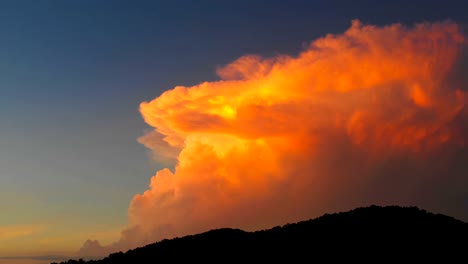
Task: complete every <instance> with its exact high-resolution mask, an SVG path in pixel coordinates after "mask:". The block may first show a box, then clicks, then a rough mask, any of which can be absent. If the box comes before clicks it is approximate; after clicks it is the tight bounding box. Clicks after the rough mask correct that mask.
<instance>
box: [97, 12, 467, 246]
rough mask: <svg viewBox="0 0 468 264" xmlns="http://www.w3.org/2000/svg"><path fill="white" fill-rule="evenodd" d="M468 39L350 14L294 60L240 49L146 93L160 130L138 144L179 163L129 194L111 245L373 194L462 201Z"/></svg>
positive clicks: (260, 221)
mask: <svg viewBox="0 0 468 264" xmlns="http://www.w3.org/2000/svg"><path fill="white" fill-rule="evenodd" d="M465 48H466V38H465V36H464V35H463V34H462V33H461V31H460V29H459V27H458V26H457V25H456V24H455V23H451V22H444V23H423V24H418V25H415V26H414V27H411V28H408V27H405V26H403V25H400V24H393V25H390V26H385V27H377V26H371V25H362V24H361V23H360V22H359V21H357V20H355V21H353V23H352V26H351V28H349V29H348V30H347V31H346V32H344V33H343V34H338V35H327V36H325V37H323V38H320V39H317V40H315V41H313V42H312V43H311V45H310V46H309V47H308V48H307V49H306V50H304V51H303V52H302V53H301V54H300V55H299V56H297V57H290V56H278V57H276V58H270V59H262V58H260V57H258V56H251V55H249V56H244V57H241V58H239V59H238V60H236V61H234V62H233V63H231V64H229V65H227V66H225V67H223V68H220V69H219V70H218V74H219V76H220V77H221V80H219V81H215V82H204V83H201V84H199V85H195V86H193V87H182V86H178V87H175V88H174V89H172V90H169V91H166V92H165V93H163V94H162V95H161V96H159V97H158V98H156V99H154V100H153V101H151V102H143V103H142V104H141V106H140V111H141V114H142V116H143V118H144V120H145V121H146V122H147V123H148V124H149V125H151V126H152V127H154V129H155V130H154V131H153V132H150V133H148V134H147V135H145V136H143V137H142V138H140V139H139V141H140V142H141V143H143V144H145V146H147V147H149V148H151V149H152V150H153V151H154V152H155V153H157V154H158V155H159V156H166V157H167V158H176V160H177V165H176V166H175V170H174V171H170V170H169V169H164V170H161V171H159V172H157V174H156V175H155V176H153V177H152V178H151V182H150V188H149V189H148V190H147V191H145V192H144V193H143V194H138V195H136V196H135V197H134V198H133V200H132V202H131V205H130V208H129V228H128V229H126V230H125V231H124V232H123V235H122V239H121V240H120V241H119V242H117V243H115V244H113V245H111V246H110V247H108V248H107V250H109V251H111V250H116V249H120V248H128V247H132V246H139V245H143V244H145V243H150V242H154V241H156V240H160V239H163V238H167V237H173V236H182V235H187V234H192V233H196V232H201V231H206V230H208V229H212V228H218V227H239V228H243V229H249V230H252V229H259V228H266V227H271V226H273V225H277V224H284V223H286V222H293V221H299V220H303V219H306V218H310V217H315V216H318V215H320V214H322V213H324V212H331V211H336V210H341V209H348V208H352V207H355V206H362V205H363V204H370V203H398V204H411V205H414V204H416V205H420V206H424V207H426V208H428V207H429V208H436V209H438V211H440V208H452V209H453V210H452V209H451V210H452V211H451V212H460V211H463V210H461V209H460V208H462V209H463V208H465V209H466V207H463V206H466V204H468V203H466V204H465V205H464V204H460V205H458V207H457V205H454V204H453V202H454V201H455V200H456V199H462V201H464V202H467V201H468V200H466V197H468V196H467V193H466V190H463V189H460V187H458V188H456V187H454V186H458V185H459V184H463V183H464V184H465V185H464V186H466V184H467V182H466V179H465V178H466V177H462V176H460V175H463V174H464V173H466V171H467V169H466V168H465V167H466V166H463V165H460V164H462V163H461V162H462V161H463V160H464V158H465V157H468V155H467V151H466V149H465V142H466V140H467V132H468V129H467V127H466V125H463V124H466V121H467V116H468V115H467V108H466V107H465V103H466V101H467V99H468V93H467V92H466V89H467V88H468V86H464V85H466V84H467V83H466V82H461V83H460V82H457V83H456V84H455V82H453V81H452V79H453V78H452V77H453V76H452V75H453V74H452V73H453V72H456V71H455V69H454V67H455V65H458V62H459V58H460V57H461V56H460V54H461V53H462V52H464V49H465ZM451 76H452V77H451ZM449 77H450V78H449ZM451 78H452V79H451ZM460 84H461V85H460ZM457 155H458V156H457ZM465 161H466V160H465ZM447 173H450V175H447ZM465 175H466V174H465ZM452 191H455V192H456V194H455V196H456V197H455V196H454V194H453V193H451V192H452ZM457 195H458V196H457ZM457 197H458V198H457ZM459 197H462V198H459ZM463 197H465V198H463ZM444 199H445V200H444ZM463 199H465V200H463ZM447 204H450V206H447ZM465 211H466V210H465ZM465 216H466V215H465ZM94 244H96V243H94ZM88 246H90V243H88ZM99 246H100V245H99Z"/></svg>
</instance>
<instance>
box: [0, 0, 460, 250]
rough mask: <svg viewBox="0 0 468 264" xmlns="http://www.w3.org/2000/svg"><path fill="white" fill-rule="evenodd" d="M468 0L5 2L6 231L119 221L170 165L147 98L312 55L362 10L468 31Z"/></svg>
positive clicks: (1, 143) (1, 158) (1, 56)
mask: <svg viewBox="0 0 468 264" xmlns="http://www.w3.org/2000/svg"><path fill="white" fill-rule="evenodd" d="M464 2H465V1H408V0H406V1H292V0H288V1H274V0H272V1H259V0H250V1H117V0H115V1H110V0H109V1H88V0H83V1H58V0H57V1H45V0H30V1H23V0H15V1H7V0H5V1H1V2H0V208H1V209H2V213H3V214H5V215H7V217H4V215H3V214H2V217H0V226H2V225H14V224H24V225H29V224H41V223H49V222H54V219H58V220H57V222H60V223H62V222H63V221H59V220H63V219H67V221H68V222H67V225H70V226H73V225H75V226H78V227H76V229H75V231H76V230H81V231H83V230H91V231H92V230H95V229H96V230H100V229H99V225H102V224H104V223H110V224H109V225H110V226H115V227H116V228H115V229H116V230H117V229H118V228H117V226H118V227H119V228H120V226H122V225H124V224H125V222H126V209H127V207H128V202H129V201H130V199H131V197H132V196H133V195H134V194H135V193H139V192H142V191H144V190H145V189H146V186H147V184H148V181H149V177H150V176H151V175H153V174H154V173H155V171H156V170H157V169H159V168H160V167H161V166H160V165H158V164H156V163H154V162H151V161H150V160H149V158H148V155H147V150H146V149H145V148H144V147H143V146H141V145H140V144H138V143H137V141H136V139H137V138H138V137H139V136H141V135H142V134H143V130H144V129H145V128H146V125H145V124H144V122H143V120H142V119H141V117H140V114H139V112H138V106H139V104H140V103H141V102H142V101H145V100H151V99H153V98H155V97H157V96H158V95H159V94H161V93H162V92H163V91H165V90H167V89H170V88H172V87H174V86H175V85H194V84H196V83H199V82H201V81H207V80H214V79H216V78H217V77H216V75H215V70H216V67H218V66H221V65H224V64H227V63H229V62H231V61H232V60H234V59H236V58H237V57H239V56H242V55H245V54H258V55H262V56H273V55H275V54H278V53H284V54H290V55H295V54H298V53H299V52H300V51H301V50H302V49H303V45H305V44H307V43H309V42H310V41H312V40H313V39H315V38H317V37H320V36H323V35H325V34H327V33H338V32H343V31H344V30H346V29H347V28H348V27H349V26H350V23H351V20H352V19H360V20H361V21H362V22H363V23H370V24H376V25H384V24H390V23H395V22H401V23H405V24H408V25H410V24H412V23H415V22H423V21H436V20H446V19H451V20H454V21H456V22H458V23H460V24H461V25H462V26H466V25H467V22H468V15H467V13H466V11H467V10H468V4H466V3H464ZM19 192H21V193H24V196H25V197H23V198H21V199H18V200H17V201H14V202H11V199H8V197H10V196H11V195H13V194H15V193H19ZM38 207H40V208H41V210H38V209H37V208H38ZM89 215H98V216H97V217H94V218H93V221H94V222H93V223H90V222H87V220H86V219H87V218H88V216H89ZM61 228H63V230H66V229H67V226H63V227H61ZM81 231H79V232H81ZM91 231H89V232H91ZM77 232H78V231H77ZM83 232H84V231H83ZM80 239H81V238H80ZM80 239H78V238H77V239H76V241H79V240H80ZM76 241H75V242H70V241H68V242H66V243H65V244H66V245H67V246H70V248H71V247H74V246H76V245H75V244H76V243H78V242H76ZM74 243H75V244H74ZM80 243H81V241H80ZM31 248H32V246H31ZM65 249H68V247H64V249H63V250H65ZM1 254H2V252H0V255H1Z"/></svg>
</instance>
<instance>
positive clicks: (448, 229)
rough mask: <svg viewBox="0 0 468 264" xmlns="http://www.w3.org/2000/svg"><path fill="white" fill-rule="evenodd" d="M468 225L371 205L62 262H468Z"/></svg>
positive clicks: (417, 211)
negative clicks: (294, 221)
mask: <svg viewBox="0 0 468 264" xmlns="http://www.w3.org/2000/svg"><path fill="white" fill-rule="evenodd" d="M467 256H468V223H465V222H462V221H459V220H457V219H454V218H452V217H449V216H446V215H441V214H433V213H430V212H427V211H425V210H422V209H419V208H417V207H399V206H386V207H380V206H370V207H365V208H357V209H354V210H351V211H348V212H342V213H335V214H325V215H323V216H322V217H319V218H316V219H311V220H307V221H302V222H298V223H294V224H286V225H284V226H277V227H274V228H272V229H268V230H261V231H255V232H245V231H242V230H240V229H231V228H223V229H216V230H211V231H208V232H205V233H201V234H197V235H190V236H185V237H182V238H174V239H170V240H168V239H165V240H162V241H160V242H157V243H154V244H150V245H147V246H145V247H141V248H136V249H133V250H129V251H128V252H126V253H123V252H118V253H114V254H111V255H109V256H108V257H106V258H104V259H102V260H91V261H83V260H78V261H77V260H69V261H66V262H61V263H62V264H72V263H94V264H109V263H112V264H120V263H169V262H174V261H175V262H181V261H186V262H190V263H192V262H193V263H201V262H210V263H213V262H217V263H230V262H233V261H236V262H252V261H256V262H261V263H264V262H267V261H268V262H270V261H271V262H275V263H276V262H286V263H302V262H317V261H320V262H324V261H327V262H331V261H337V260H346V261H350V260H353V261H356V260H357V261H366V262H373V263H381V262H387V261H392V262H395V261H398V262H408V261H417V262H421V261H431V262H432V261H443V262H455V261H456V262H460V263H468V262H467V260H468V258H467Z"/></svg>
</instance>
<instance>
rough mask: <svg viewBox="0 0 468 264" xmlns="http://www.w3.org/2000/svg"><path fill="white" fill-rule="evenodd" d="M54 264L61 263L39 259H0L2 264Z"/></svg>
mask: <svg viewBox="0 0 468 264" xmlns="http://www.w3.org/2000/svg"><path fill="white" fill-rule="evenodd" d="M52 262H60V261H58V260H37V259H27V258H20V259H5V258H0V264H50V263H52Z"/></svg>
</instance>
